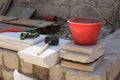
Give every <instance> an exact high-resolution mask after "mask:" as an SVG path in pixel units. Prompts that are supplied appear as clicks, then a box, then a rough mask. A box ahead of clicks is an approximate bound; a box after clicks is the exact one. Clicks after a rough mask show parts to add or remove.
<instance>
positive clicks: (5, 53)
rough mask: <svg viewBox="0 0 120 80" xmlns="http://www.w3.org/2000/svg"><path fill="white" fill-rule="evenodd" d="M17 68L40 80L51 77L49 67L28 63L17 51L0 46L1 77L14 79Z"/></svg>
mask: <svg viewBox="0 0 120 80" xmlns="http://www.w3.org/2000/svg"><path fill="white" fill-rule="evenodd" d="M15 69H17V70H18V71H19V72H21V73H23V74H25V75H26V76H30V77H33V78H36V79H38V80H48V78H49V70H48V69H46V68H43V67H40V66H35V65H32V64H29V63H26V62H24V61H23V60H22V59H20V58H19V56H18V54H17V52H15V51H11V50H7V49H3V48H0V77H1V78H3V80H14V79H13V71H14V70H15ZM0 80H1V79H0Z"/></svg>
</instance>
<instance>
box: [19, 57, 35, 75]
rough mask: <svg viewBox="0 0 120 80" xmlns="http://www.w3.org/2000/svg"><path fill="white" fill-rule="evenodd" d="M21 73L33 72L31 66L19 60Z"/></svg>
mask: <svg viewBox="0 0 120 80" xmlns="http://www.w3.org/2000/svg"><path fill="white" fill-rule="evenodd" d="M20 65H21V71H22V72H23V73H25V74H32V72H33V65H32V64H29V63H26V62H24V60H23V59H20Z"/></svg>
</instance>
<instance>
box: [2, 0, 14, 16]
mask: <svg viewBox="0 0 120 80" xmlns="http://www.w3.org/2000/svg"><path fill="white" fill-rule="evenodd" d="M0 2H3V3H4V5H3V7H2V9H1V10H0V14H1V15H5V14H6V12H7V10H8V8H9V6H10V4H11V2H12V0H0Z"/></svg>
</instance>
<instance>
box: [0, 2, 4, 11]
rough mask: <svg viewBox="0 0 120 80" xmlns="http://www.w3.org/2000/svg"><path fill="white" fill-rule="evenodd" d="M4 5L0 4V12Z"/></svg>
mask: <svg viewBox="0 0 120 80" xmlns="http://www.w3.org/2000/svg"><path fill="white" fill-rule="evenodd" d="M3 5H4V3H3V2H0V10H1V9H2V7H3Z"/></svg>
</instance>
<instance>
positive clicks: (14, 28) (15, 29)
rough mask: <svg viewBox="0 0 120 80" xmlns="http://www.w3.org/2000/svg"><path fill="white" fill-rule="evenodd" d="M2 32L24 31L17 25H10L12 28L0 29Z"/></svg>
mask: <svg viewBox="0 0 120 80" xmlns="http://www.w3.org/2000/svg"><path fill="white" fill-rule="evenodd" d="M3 32H24V30H23V29H21V28H18V27H12V28H7V29H3V30H0V33H3Z"/></svg>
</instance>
